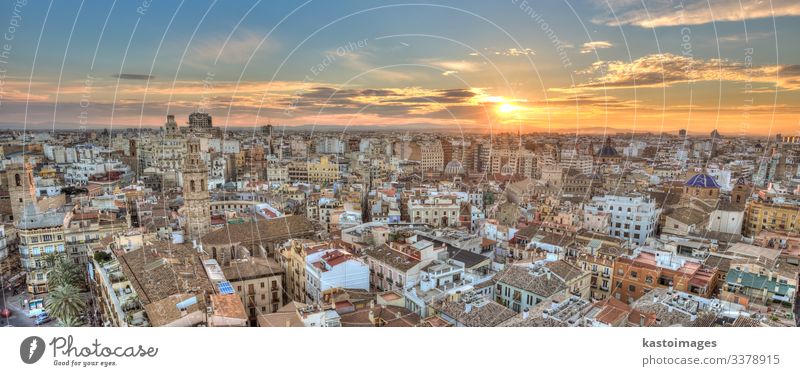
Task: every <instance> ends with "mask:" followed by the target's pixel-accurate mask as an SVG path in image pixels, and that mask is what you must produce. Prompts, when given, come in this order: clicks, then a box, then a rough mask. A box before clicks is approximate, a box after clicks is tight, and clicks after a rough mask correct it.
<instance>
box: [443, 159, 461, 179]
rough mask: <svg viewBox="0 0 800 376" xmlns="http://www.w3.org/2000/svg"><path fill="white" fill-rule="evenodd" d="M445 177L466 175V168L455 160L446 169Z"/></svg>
mask: <svg viewBox="0 0 800 376" xmlns="http://www.w3.org/2000/svg"><path fill="white" fill-rule="evenodd" d="M444 174H445V175H451V176H452V175H463V174H464V166H463V165H462V164H461V162H459V161H457V160H455V159H453V160H452V161H450V162H448V163H447V166H446V167H445V168H444Z"/></svg>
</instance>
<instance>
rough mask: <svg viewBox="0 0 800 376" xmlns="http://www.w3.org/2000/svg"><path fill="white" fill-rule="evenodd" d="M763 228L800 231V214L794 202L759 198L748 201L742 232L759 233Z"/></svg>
mask: <svg viewBox="0 0 800 376" xmlns="http://www.w3.org/2000/svg"><path fill="white" fill-rule="evenodd" d="M762 230H769V231H800V214H798V211H797V205H796V204H795V203H794V202H785V201H784V202H774V201H772V200H770V199H765V198H759V199H755V200H750V201H748V202H747V207H746V209H745V212H744V225H743V228H742V233H743V234H744V235H745V236H754V235H757V234H758V233H759V232H761V231H762Z"/></svg>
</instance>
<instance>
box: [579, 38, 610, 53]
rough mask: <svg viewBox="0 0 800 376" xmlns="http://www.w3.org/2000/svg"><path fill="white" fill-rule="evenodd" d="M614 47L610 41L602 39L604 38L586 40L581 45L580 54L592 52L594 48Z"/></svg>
mask: <svg viewBox="0 0 800 376" xmlns="http://www.w3.org/2000/svg"><path fill="white" fill-rule="evenodd" d="M611 47H614V45H613V44H611V42H608V41H604V40H597V41H594V42H586V43H584V44H583V46H582V47H581V53H582V54H588V53H591V52H594V51H595V50H598V49H602V48H611Z"/></svg>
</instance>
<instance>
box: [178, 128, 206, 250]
mask: <svg viewBox="0 0 800 376" xmlns="http://www.w3.org/2000/svg"><path fill="white" fill-rule="evenodd" d="M186 151H187V153H186V156H185V157H184V159H183V207H184V215H185V216H186V226H185V227H184V230H185V232H186V234H187V235H188V238H189V239H191V240H200V238H201V237H202V236H203V235H205V234H206V233H208V230H209V228H210V227H211V214H210V213H209V210H210V209H209V206H208V205H209V195H208V168H207V167H206V163H205V162H204V161H203V159H202V158H200V141H199V140H198V139H197V138H191V139H190V140H188V141H187V142H186Z"/></svg>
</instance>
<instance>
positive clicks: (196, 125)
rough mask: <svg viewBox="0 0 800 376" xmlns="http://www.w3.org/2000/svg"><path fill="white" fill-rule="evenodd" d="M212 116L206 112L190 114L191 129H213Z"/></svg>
mask: <svg viewBox="0 0 800 376" xmlns="http://www.w3.org/2000/svg"><path fill="white" fill-rule="evenodd" d="M211 124H212V123H211V115H209V114H207V113H205V112H193V113H191V114H189V128H190V129H211Z"/></svg>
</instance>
